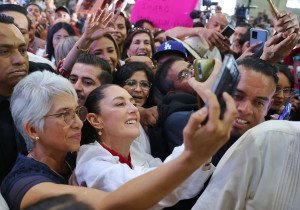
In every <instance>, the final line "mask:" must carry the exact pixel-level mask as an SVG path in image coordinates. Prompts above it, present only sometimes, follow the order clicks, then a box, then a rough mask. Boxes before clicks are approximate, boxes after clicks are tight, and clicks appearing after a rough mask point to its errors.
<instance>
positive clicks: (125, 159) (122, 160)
mask: <svg viewBox="0 0 300 210" xmlns="http://www.w3.org/2000/svg"><path fill="white" fill-rule="evenodd" d="M101 146H102V147H103V148H104V149H106V150H107V151H109V152H110V154H112V155H113V156H117V157H119V161H120V163H125V164H127V165H128V166H129V167H130V168H132V164H131V157H130V153H129V155H128V157H127V158H125V157H124V156H122V155H121V154H119V153H118V152H116V151H115V150H113V149H111V148H109V147H107V146H106V145H104V144H101Z"/></svg>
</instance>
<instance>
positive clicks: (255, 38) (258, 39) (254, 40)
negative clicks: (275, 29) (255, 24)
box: [250, 28, 268, 46]
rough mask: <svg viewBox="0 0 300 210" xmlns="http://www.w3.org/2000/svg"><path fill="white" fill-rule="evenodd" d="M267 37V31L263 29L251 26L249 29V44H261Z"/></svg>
mask: <svg viewBox="0 0 300 210" xmlns="http://www.w3.org/2000/svg"><path fill="white" fill-rule="evenodd" d="M267 39H268V31H267V30H264V29H258V28H251V29H250V46H253V45H256V44H259V43H261V44H262V45H264V44H265V42H266V41H267Z"/></svg>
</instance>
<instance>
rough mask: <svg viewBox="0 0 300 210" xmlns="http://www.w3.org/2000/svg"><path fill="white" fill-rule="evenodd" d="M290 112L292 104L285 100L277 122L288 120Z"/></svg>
mask: <svg viewBox="0 0 300 210" xmlns="http://www.w3.org/2000/svg"><path fill="white" fill-rule="evenodd" d="M291 112H292V103H291V101H290V100H287V102H286V103H285V105H284V108H283V110H282V112H281V113H280V114H279V116H278V117H277V120H289V118H290V115H291Z"/></svg>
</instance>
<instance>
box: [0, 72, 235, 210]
mask: <svg viewBox="0 0 300 210" xmlns="http://www.w3.org/2000/svg"><path fill="white" fill-rule="evenodd" d="M192 84H193V83H192ZM196 85H197V83H196V82H194V86H196ZM106 88H107V87H103V88H102V89H101V90H104V92H101V91H100V92H99V94H98V92H97V91H95V92H94V93H95V94H96V95H95V94H94V95H93V97H91V98H90V100H92V101H90V102H93V103H92V104H93V108H94V109H96V112H97V113H98V114H99V112H100V106H101V113H102V114H103V115H102V117H104V116H105V119H104V118H102V119H101V118H100V117H99V118H97V117H96V115H95V114H89V115H88V116H89V120H91V122H92V123H93V125H94V126H96V124H95V123H96V121H97V120H98V121H99V122H100V124H101V122H105V125H104V124H103V129H102V128H100V127H99V126H97V129H99V130H98V131H97V135H99V133H100V131H102V133H103V137H104V136H105V137H108V136H109V135H108V134H109V133H111V134H112V136H111V137H117V138H118V139H119V140H121V138H119V137H120V134H121V136H123V137H125V138H124V139H122V140H124V144H125V143H126V144H127V142H128V139H129V138H132V137H135V136H136V135H137V134H138V129H136V124H137V122H138V121H139V115H138V112H137V111H136V107H135V106H134V105H133V104H132V103H131V102H133V98H132V97H131V96H130V95H129V94H128V93H127V92H126V91H125V90H124V89H122V88H120V87H118V86H112V87H111V88H107V89H106ZM198 89H199V88H198ZM122 90H123V91H122ZM98 91H99V89H98ZM200 91H201V90H200ZM202 94H204V95H205V96H206V97H207V98H208V99H209V103H210V104H212V105H214V106H212V107H213V108H212V109H215V110H209V112H210V115H209V120H208V122H209V123H210V128H209V129H210V130H211V126H212V125H214V128H215V129H214V132H213V133H212V135H208V136H209V137H208V138H202V139H201V140H199V138H200V136H203V135H204V133H207V132H208V130H209V129H208V126H206V125H203V126H199V124H200V123H201V122H202V121H203V120H204V119H205V118H206V116H207V110H205V109H204V110H202V111H199V112H197V113H196V114H195V116H194V117H192V120H191V122H190V123H189V124H188V126H187V128H186V132H185V141H186V147H185V149H184V150H183V152H182V154H181V155H178V158H175V160H173V161H169V163H168V164H165V165H164V166H163V167H159V168H158V169H157V170H152V171H151V172H150V173H148V174H145V175H143V176H140V177H138V178H136V179H135V180H132V181H131V182H129V183H128V184H126V185H124V186H122V187H121V188H119V189H118V190H116V191H115V192H111V193H106V192H103V191H100V190H93V189H88V188H84V187H78V186H68V185H67V183H68V179H69V176H70V174H71V173H72V169H73V165H72V164H71V162H70V161H68V158H67V154H68V153H69V152H75V151H77V150H78V149H79V146H80V139H81V128H82V125H83V122H82V121H84V120H85V119H86V117H87V110H86V108H84V107H81V106H78V103H77V95H76V92H75V90H74V88H73V87H72V84H71V83H70V82H69V81H68V80H67V79H65V78H63V77H61V76H57V75H56V74H54V73H51V72H48V71H44V72H39V71H38V72H34V73H32V74H30V75H28V76H26V77H25V78H24V79H23V80H21V81H20V82H19V83H18V84H17V85H16V86H15V88H14V91H13V94H12V97H11V110H12V117H13V119H14V122H15V125H16V127H17V129H18V130H19V132H20V133H21V134H22V136H23V137H24V139H25V142H26V144H27V148H28V151H29V154H28V156H24V155H21V154H20V155H19V156H18V158H17V161H16V164H15V166H14V167H13V169H12V171H11V172H10V173H9V174H8V175H7V176H6V178H5V179H4V180H3V182H2V185H1V194H2V196H3V197H4V198H5V200H6V202H7V203H8V206H9V207H10V209H11V210H16V209H23V208H25V207H26V206H29V205H30V204H33V203H35V202H37V201H40V200H42V199H45V198H47V197H51V196H58V195H62V194H68V193H69V194H73V195H75V196H76V199H78V200H79V201H82V202H87V203H88V204H90V205H92V206H93V208H95V209H147V208H149V207H151V206H152V205H154V204H155V203H156V202H158V201H159V200H160V199H162V198H163V197H164V196H166V195H167V194H168V193H169V192H171V191H172V190H173V189H174V188H175V187H176V186H178V185H179V184H180V183H181V182H182V181H184V179H185V178H187V177H188V176H189V175H191V174H192V173H193V171H195V170H197V169H198V168H199V167H200V166H201V165H202V164H203V163H204V162H205V160H206V159H208V158H209V157H210V156H211V155H212V154H213V153H214V152H215V151H217V150H218V148H219V147H220V146H221V145H222V144H223V143H224V142H225V140H226V139H227V138H228V136H229V133H230V129H231V126H230V125H231V124H232V122H233V119H234V117H231V115H233V116H234V113H235V109H234V104H233V101H232V99H231V98H230V97H229V96H227V97H226V96H225V99H226V101H227V107H231V108H230V110H229V111H228V113H227V115H226V116H227V118H226V120H224V121H219V120H217V121H215V120H216V118H217V115H216V116H215V114H214V112H216V113H218V112H219V108H218V103H217V100H216V99H215V97H214V95H213V94H211V93H203V92H202ZM101 99H103V100H101ZM98 102H99V103H98ZM98 106H99V107H98ZM126 109H128V110H127V111H126ZM100 124H99V125H100ZM100 126H102V125H100ZM107 129H108V130H107ZM108 131H109V132H108ZM209 134H210V133H209ZM111 140H114V139H113V138H112V139H111ZM103 142H106V143H105V144H107V145H108V146H107V147H110V145H111V144H110V142H109V141H108V139H107V141H104V140H103ZM113 149H114V148H113ZM93 154H94V153H91V155H93ZM120 154H123V152H120ZM199 154H200V155H199ZM115 162H116V163H117V159H115ZM107 169H108V168H107ZM85 170H87V171H91V172H93V171H94V167H92V168H86V169H85ZM102 172H104V173H105V174H106V175H107V176H110V171H108V170H106V171H102ZM203 173H207V172H203ZM97 176H98V175H97ZM97 176H96V177H97ZM132 178H133V177H131V179H132ZM95 180H96V178H95ZM105 182H106V181H105ZM116 188H117V187H116ZM116 188H115V189H116ZM110 191H111V190H110Z"/></svg>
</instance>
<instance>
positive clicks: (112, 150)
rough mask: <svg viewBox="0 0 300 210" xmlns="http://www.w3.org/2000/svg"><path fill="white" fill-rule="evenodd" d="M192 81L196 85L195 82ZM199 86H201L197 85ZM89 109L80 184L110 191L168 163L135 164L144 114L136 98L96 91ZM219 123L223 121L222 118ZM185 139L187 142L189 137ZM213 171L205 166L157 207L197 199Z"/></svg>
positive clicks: (115, 89)
mask: <svg viewBox="0 0 300 210" xmlns="http://www.w3.org/2000/svg"><path fill="white" fill-rule="evenodd" d="M192 81H193V82H195V80H193V79H192ZM192 81H191V82H192ZM190 84H192V83H190ZM196 84H197V85H199V83H197V82H196ZM139 85H140V83H139ZM192 86H193V85H192ZM202 91H204V90H202ZM210 105H211V104H210ZM85 106H86V107H87V109H88V112H89V114H88V116H87V120H86V121H85V122H84V126H83V129H82V141H83V142H85V143H89V144H86V145H83V146H81V147H80V150H79V152H78V155H77V165H76V169H75V175H76V178H77V183H78V184H86V185H87V187H92V188H96V189H101V190H104V191H108V192H110V191H113V190H115V189H117V188H119V187H120V186H122V185H123V184H125V183H127V182H128V181H130V180H131V179H133V178H134V177H138V176H140V175H142V174H144V173H146V172H148V171H152V170H154V169H155V168H157V167H158V166H163V165H164V164H165V163H164V164H162V162H161V161H158V160H157V159H154V158H152V160H150V159H149V161H148V162H147V164H145V165H143V166H136V165H134V163H132V161H131V153H130V146H131V144H132V142H133V141H134V139H135V138H136V137H137V136H138V135H139V130H140V129H139V127H140V126H139V121H140V115H139V111H138V108H137V107H136V105H135V100H134V98H133V97H132V96H131V95H130V94H129V93H128V92H127V91H126V90H125V89H123V88H121V87H119V86H117V85H104V86H101V87H99V88H96V89H95V90H93V91H92V92H91V93H90V95H89V96H88V98H87V100H86V103H85ZM218 113H219V112H218ZM211 114H212V115H214V114H215V113H213V112H211V113H210V115H211ZM228 114H229V113H228ZM215 120H217V121H220V120H219V119H218V116H216V118H215ZM195 129H196V127H195ZM185 131H186V130H185ZM185 131H184V133H185ZM213 133H214V132H210V133H205V135H204V136H206V137H207V138H210V135H212V134H213ZM183 136H184V142H186V137H187V136H186V135H185V134H183ZM198 140H199V139H198ZM184 150H185V149H184V145H182V146H181V147H177V148H175V149H174V151H173V153H172V154H171V155H170V156H169V157H168V158H167V160H166V161H165V162H168V161H171V160H172V159H173V158H176V157H178V156H180V154H181V153H182V151H184ZM199 154H201V153H199ZM212 170H213V168H212V166H211V165H210V164H203V165H202V166H201V167H199V168H198V170H197V171H195V172H194V173H193V175H192V176H190V177H189V178H188V179H187V180H186V181H185V182H184V183H183V184H182V185H180V186H179V187H178V188H176V189H175V190H174V191H173V192H172V193H171V194H169V195H168V196H167V197H165V198H164V199H163V200H162V201H161V202H159V203H158V204H157V205H156V206H154V207H153V208H154V209H161V208H163V207H167V206H172V205H174V204H175V203H176V202H178V201H179V200H181V199H187V198H191V197H193V196H195V195H196V194H197V193H199V192H200V190H201V189H202V187H203V184H204V183H205V181H206V180H207V178H208V177H209V176H210V174H211V173H212ZM166 181H167V182H168V180H166Z"/></svg>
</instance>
